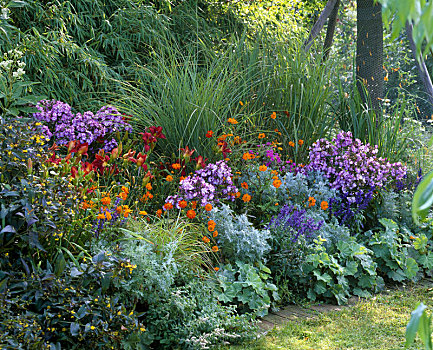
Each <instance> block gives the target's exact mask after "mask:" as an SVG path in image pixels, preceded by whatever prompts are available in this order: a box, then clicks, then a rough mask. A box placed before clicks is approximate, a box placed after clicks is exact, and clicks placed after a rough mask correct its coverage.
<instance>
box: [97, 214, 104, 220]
mask: <svg viewBox="0 0 433 350" xmlns="http://www.w3.org/2000/svg"><path fill="white" fill-rule="evenodd" d="M97 218H98V219H99V220H104V219H105V214H104V213H101V214H98V216H97Z"/></svg>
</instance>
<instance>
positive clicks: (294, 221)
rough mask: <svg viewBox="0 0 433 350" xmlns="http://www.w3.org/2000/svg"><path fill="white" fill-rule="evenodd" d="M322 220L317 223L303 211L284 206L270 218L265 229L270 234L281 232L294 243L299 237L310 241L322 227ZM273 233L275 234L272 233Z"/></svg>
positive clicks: (291, 206)
mask: <svg viewBox="0 0 433 350" xmlns="http://www.w3.org/2000/svg"><path fill="white" fill-rule="evenodd" d="M322 224H323V220H320V221H317V222H316V220H314V219H313V218H311V217H309V216H308V214H307V211H306V210H305V209H297V208H296V207H294V206H293V205H284V206H283V207H282V208H281V210H280V212H279V213H278V215H277V216H274V217H272V219H271V221H270V222H269V225H268V226H267V227H266V229H268V230H270V231H271V232H274V231H283V232H285V235H286V236H287V238H290V240H291V241H292V242H296V241H297V240H298V239H299V237H303V238H305V239H306V240H312V239H314V238H316V237H317V233H318V231H319V230H320V228H321V227H322ZM274 233H275V232H274Z"/></svg>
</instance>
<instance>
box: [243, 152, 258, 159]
mask: <svg viewBox="0 0 433 350" xmlns="http://www.w3.org/2000/svg"><path fill="white" fill-rule="evenodd" d="M255 157H256V156H255V155H254V154H253V153H249V152H247V153H244V154H243V155H242V159H243V160H249V159H254V158H255Z"/></svg>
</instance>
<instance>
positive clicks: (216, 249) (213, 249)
mask: <svg viewBox="0 0 433 350" xmlns="http://www.w3.org/2000/svg"><path fill="white" fill-rule="evenodd" d="M212 251H213V252H214V253H216V252H217V251H218V247H217V246H216V245H214V246H213V247H212Z"/></svg>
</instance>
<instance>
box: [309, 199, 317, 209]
mask: <svg viewBox="0 0 433 350" xmlns="http://www.w3.org/2000/svg"><path fill="white" fill-rule="evenodd" d="M315 205H316V200H315V199H314V198H313V197H308V206H309V207H314V206H315Z"/></svg>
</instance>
